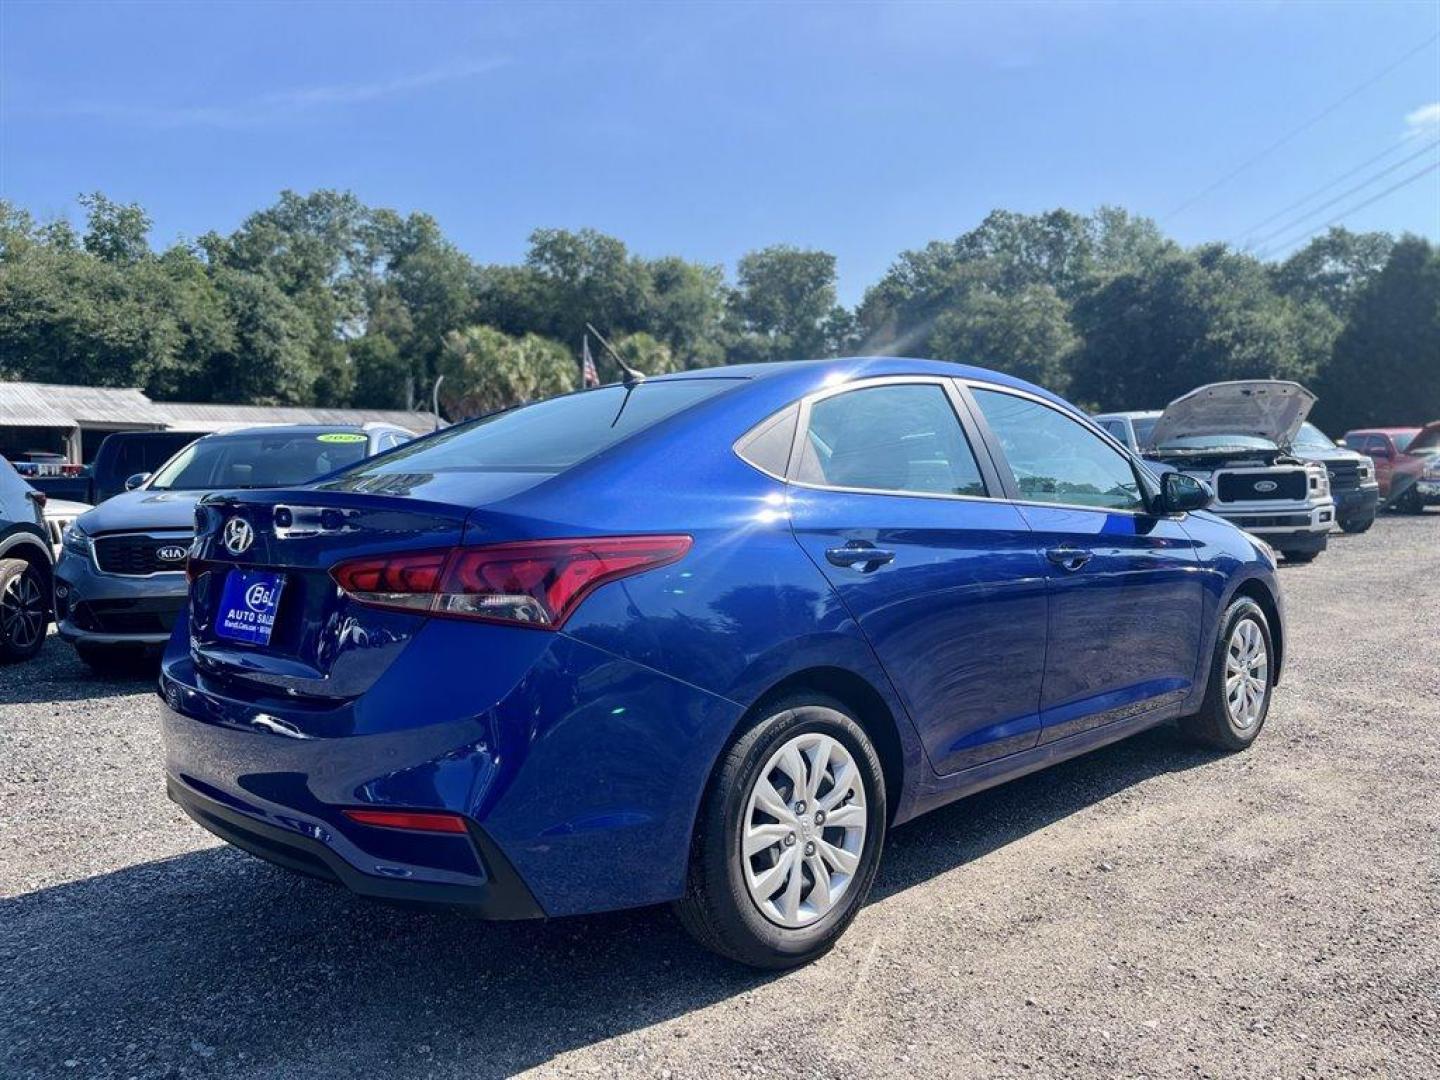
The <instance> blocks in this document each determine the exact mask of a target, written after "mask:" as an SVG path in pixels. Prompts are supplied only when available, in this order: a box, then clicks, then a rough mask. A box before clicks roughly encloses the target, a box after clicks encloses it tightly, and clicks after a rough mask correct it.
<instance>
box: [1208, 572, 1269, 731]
mask: <svg viewBox="0 0 1440 1080" xmlns="http://www.w3.org/2000/svg"><path fill="white" fill-rule="evenodd" d="M1243 619H1250V620H1251V621H1252V622H1254V623H1255V624H1256V625H1258V626H1259V627H1260V636H1261V637H1262V638H1263V639H1264V641H1265V700H1264V702H1263V703H1262V707H1261V709H1260V719H1259V720H1258V721H1257V722H1256V724H1255V726H1254V727H1251V728H1246V729H1244V730H1242V729H1240V728H1237V727H1236V726H1235V722H1234V721H1233V720H1232V719H1231V718H1230V710H1229V708H1228V707H1227V706H1226V702H1225V657H1226V654H1227V653H1228V652H1229V651H1230V637H1231V635H1233V634H1234V633H1235V627H1236V626H1238V625H1239V624H1240V622H1241V620H1243ZM1213 663H1214V666H1213V668H1212V669H1211V672H1210V678H1211V680H1212V681H1213V682H1214V686H1215V708H1216V709H1217V711H1218V713H1217V714H1218V717H1219V719H1220V720H1221V721H1223V723H1224V724H1225V727H1226V729H1227V731H1228V732H1229V736H1230V738H1231V739H1232V740H1234V742H1235V744H1236V746H1237V748H1238V747H1243V746H1249V745H1250V744H1251V743H1252V742H1254V741H1255V740H1256V739H1257V738H1259V736H1260V731H1261V729H1262V728H1263V727H1264V726H1265V721H1266V720H1268V719H1269V718H1270V698H1271V695H1273V694H1274V693H1275V642H1274V639H1273V638H1272V637H1271V636H1270V620H1269V619H1267V618H1266V617H1265V611H1264V609H1263V608H1261V607H1260V605H1259V604H1257V603H1256V602H1255V601H1254V600H1251V599H1250V598H1249V597H1241V598H1240V599H1239V600H1236V601H1235V602H1234V603H1233V604H1231V605H1230V607H1229V608H1228V609H1227V610H1226V612H1225V620H1224V622H1223V624H1222V625H1221V629H1220V638H1219V640H1218V641H1217V642H1216V643H1215V658H1214V661H1213Z"/></svg>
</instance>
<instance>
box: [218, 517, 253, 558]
mask: <svg viewBox="0 0 1440 1080" xmlns="http://www.w3.org/2000/svg"><path fill="white" fill-rule="evenodd" d="M254 542H255V530H254V529H252V528H251V527H250V523H249V522H248V521H246V520H245V519H244V518H238V517H232V518H231V519H230V520H229V521H227V522H225V533H224V539H223V543H224V544H225V550H226V551H228V552H230V554H231V555H243V554H245V552H247V551H249V550H250V545H251V544H253V543H254Z"/></svg>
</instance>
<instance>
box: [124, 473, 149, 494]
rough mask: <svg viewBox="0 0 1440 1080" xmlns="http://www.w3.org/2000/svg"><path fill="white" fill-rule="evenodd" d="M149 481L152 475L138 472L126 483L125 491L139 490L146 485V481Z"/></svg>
mask: <svg viewBox="0 0 1440 1080" xmlns="http://www.w3.org/2000/svg"><path fill="white" fill-rule="evenodd" d="M149 479H150V474H149V473H148V472H137V473H136V474H135V475H133V476H131V477H130V478H129V479H127V480H126V481H125V490H126V491H134V490H135V489H136V488H138V487H139V486H140V485H141V484H143V483H145V481H146V480H149Z"/></svg>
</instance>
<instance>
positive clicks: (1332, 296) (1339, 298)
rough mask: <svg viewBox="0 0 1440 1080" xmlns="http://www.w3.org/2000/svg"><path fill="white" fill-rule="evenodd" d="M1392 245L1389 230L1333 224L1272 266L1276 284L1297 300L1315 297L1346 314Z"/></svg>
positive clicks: (1342, 316)
mask: <svg viewBox="0 0 1440 1080" xmlns="http://www.w3.org/2000/svg"><path fill="white" fill-rule="evenodd" d="M1394 246H1395V238H1394V237H1393V236H1391V235H1390V234H1389V233H1382V232H1369V233H1354V232H1351V231H1350V230H1349V229H1344V228H1332V229H1331V230H1330V231H1329V232H1327V233H1325V234H1324V235H1323V236H1317V237H1315V239H1313V240H1311V241H1310V242H1309V243H1308V244H1306V245H1305V246H1304V247H1302V248H1299V249H1297V250H1296V251H1295V252H1294V253H1293V254H1292V255H1290V257H1289V258H1287V259H1286V260H1285V261H1284V262H1283V263H1281V264H1280V265H1279V266H1277V267H1275V269H1274V271H1273V280H1274V283H1275V288H1276V289H1277V290H1278V291H1279V292H1280V293H1281V294H1282V295H1284V296H1291V297H1294V298H1296V299H1298V300H1302V301H1304V300H1318V301H1319V302H1321V303H1323V304H1324V305H1325V306H1326V307H1327V308H1329V309H1330V310H1331V311H1332V312H1334V313H1335V314H1336V315H1338V316H1340V317H1341V318H1345V317H1346V316H1347V315H1349V313H1350V305H1351V303H1352V302H1353V300H1354V298H1355V296H1356V295H1357V294H1358V293H1359V292H1360V290H1361V289H1363V288H1364V287H1365V286H1366V285H1367V284H1368V283H1369V282H1370V281H1372V280H1373V279H1374V278H1375V276H1376V275H1377V274H1379V273H1380V271H1381V270H1382V269H1383V268H1384V266H1385V264H1386V261H1387V260H1388V259H1389V258H1390V251H1391V249H1392V248H1393V247H1394Z"/></svg>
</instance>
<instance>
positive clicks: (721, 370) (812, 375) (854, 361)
mask: <svg viewBox="0 0 1440 1080" xmlns="http://www.w3.org/2000/svg"><path fill="white" fill-rule="evenodd" d="M887 375H938V376H942V377H948V378H952V379H956V378H958V379H974V380H977V381H982V382H990V383H995V384H997V385H999V386H1009V387H1012V388H1013V389H1016V390H1024V391H1027V392H1028V393H1032V394H1037V395H1039V396H1041V397H1044V398H1047V399H1049V400H1052V401H1055V402H1057V403H1059V404H1062V405H1064V406H1066V408H1070V409H1073V408H1074V406H1073V405H1071V404H1070V403H1069V402H1067V401H1065V400H1064V399H1063V398H1060V397H1058V396H1056V395H1055V394H1054V393H1052V392H1051V391H1049V390H1047V389H1045V388H1044V387H1043V386H1036V385H1034V384H1033V383H1028V382H1026V381H1025V380H1024V379H1017V378H1015V376H1013V375H1006V374H1004V373H1003V372H999V371H992V370H991V369H989V368H983V367H976V366H975V365H973V364H960V363H955V362H953V361H950V360H924V359H920V358H918V357H907V356H841V357H835V358H833V359H828V360H777V361H775V362H774V363H770V364H732V365H729V366H721V367H710V368H696V369H694V370H692V371H677V372H672V373H670V374H668V375H655V376H651V377H650V378H647V379H646V382H672V381H677V380H682V379H737V380H738V379H745V380H751V381H753V382H757V383H766V384H784V383H793V384H795V385H796V387H797V388H799V389H797V395H796V396H800V395H803V394H805V393H808V392H810V389H811V388H812V386H811V385H810V384H814V383H816V382H824V383H827V384H831V383H839V382H853V381H855V380H857V379H872V378H878V377H884V376H887Z"/></svg>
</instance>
